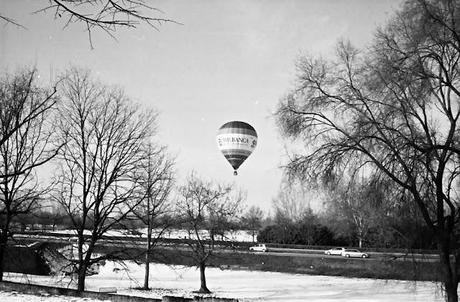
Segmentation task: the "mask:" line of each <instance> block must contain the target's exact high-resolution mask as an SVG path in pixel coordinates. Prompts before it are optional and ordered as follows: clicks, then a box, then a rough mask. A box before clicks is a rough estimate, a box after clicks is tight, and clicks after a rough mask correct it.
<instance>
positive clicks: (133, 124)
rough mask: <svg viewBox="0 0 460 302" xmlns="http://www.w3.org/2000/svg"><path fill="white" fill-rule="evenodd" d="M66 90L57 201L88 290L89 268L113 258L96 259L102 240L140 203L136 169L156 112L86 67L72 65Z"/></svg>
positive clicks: (81, 286) (81, 281)
mask: <svg viewBox="0 0 460 302" xmlns="http://www.w3.org/2000/svg"><path fill="white" fill-rule="evenodd" d="M60 89H61V90H60V91H61V94H62V98H63V100H62V101H63V103H62V106H61V107H60V108H59V113H60V115H61V117H62V120H61V122H60V124H59V125H57V127H56V131H57V132H58V133H59V135H60V136H61V138H62V139H63V140H65V142H66V145H65V147H64V148H63V149H62V151H61V152H60V160H61V165H60V171H59V173H58V175H57V180H56V182H57V186H56V190H55V193H54V199H55V200H56V201H57V202H59V203H60V204H61V205H62V206H63V207H64V208H65V210H66V212H67V215H69V218H70V219H71V221H72V224H73V226H74V228H75V230H76V233H77V238H78V259H77V260H76V270H77V274H78V284H77V286H78V290H79V291H83V290H84V289H85V276H86V273H87V270H88V268H89V267H90V266H91V265H92V264H94V263H96V262H98V261H100V260H103V259H107V258H108V257H110V256H111V255H100V256H97V257H93V252H94V250H95V248H96V243H97V242H98V241H99V240H100V239H101V238H102V237H103V236H104V234H105V233H107V231H109V230H111V229H113V228H114V227H116V226H117V225H118V224H119V223H120V221H122V220H124V219H126V217H127V216H128V215H129V214H131V213H132V212H133V210H134V208H135V207H136V206H137V204H138V203H139V202H140V200H139V198H136V196H137V194H136V190H137V187H138V185H137V184H138V182H137V181H136V179H135V178H136V173H135V172H136V170H137V169H138V168H139V162H140V159H141V156H142V147H143V145H144V143H145V142H146V140H148V139H149V138H150V136H151V135H152V134H153V128H152V127H153V126H154V125H155V121H156V115H154V114H152V113H151V112H150V111H142V112H141V110H140V109H139V108H138V107H136V106H134V105H132V104H130V102H129V99H128V98H127V97H126V96H125V95H124V93H123V92H122V91H121V90H120V89H117V88H111V87H107V86H104V85H102V84H100V83H97V82H96V81H94V80H92V78H91V76H90V74H89V73H88V72H84V71H81V70H77V69H72V70H71V71H70V72H69V73H68V75H67V77H66V78H65V79H64V80H63V82H62V85H61V87H60ZM86 229H87V230H88V236H86V233H85V231H86Z"/></svg>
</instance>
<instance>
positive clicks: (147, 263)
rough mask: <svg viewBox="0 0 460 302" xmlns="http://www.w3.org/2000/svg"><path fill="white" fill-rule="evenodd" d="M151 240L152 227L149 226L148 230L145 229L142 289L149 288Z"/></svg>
mask: <svg viewBox="0 0 460 302" xmlns="http://www.w3.org/2000/svg"><path fill="white" fill-rule="evenodd" d="M151 242H152V229H151V227H150V226H149V227H148V230H147V249H146V253H145V274H144V289H149V274H150V249H151Z"/></svg>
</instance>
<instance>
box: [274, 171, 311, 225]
mask: <svg viewBox="0 0 460 302" xmlns="http://www.w3.org/2000/svg"><path fill="white" fill-rule="evenodd" d="M307 198H308V197H307V192H306V190H305V187H304V186H303V184H302V183H301V182H298V181H293V180H289V179H287V178H286V179H283V180H282V181H281V185H280V189H279V191H278V194H277V196H276V197H275V198H273V201H272V203H273V209H274V211H275V216H277V217H279V218H281V217H282V218H283V219H285V220H288V221H291V222H298V221H300V220H301V219H302V216H303V214H304V213H305V211H307V210H308V209H310V203H309V200H308V199H307Z"/></svg>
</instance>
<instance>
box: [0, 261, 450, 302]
mask: <svg viewBox="0 0 460 302" xmlns="http://www.w3.org/2000/svg"><path fill="white" fill-rule="evenodd" d="M143 276H144V271H143V266H140V265H137V264H135V263H133V262H126V264H125V266H122V265H121V264H118V263H113V262H108V263H107V264H106V265H105V266H103V267H101V270H100V273H99V274H98V275H94V276H89V277H88V278H87V289H88V290H95V291H98V290H99V288H100V287H117V289H118V293H120V294H127V295H137V296H146V297H152V298H159V297H161V296H163V295H166V294H168V295H170V294H173V295H178V296H189V297H191V296H193V295H194V294H193V293H192V292H193V291H194V290H196V289H198V288H199V272H198V271H197V270H196V269H194V268H190V267H184V266H167V265H163V264H152V265H151V276H150V280H151V283H150V285H151V287H152V288H153V289H152V290H150V291H147V292H146V291H142V290H137V289H136V288H137V287H140V286H141V285H142V283H143ZM206 276H207V282H208V287H209V289H210V290H211V291H213V292H214V295H215V296H218V297H232V298H237V299H239V300H240V301H283V302H288V301H309V302H329V301H331V302H332V301H333V302H345V301H347V302H353V301H368V302H395V301H398V302H422V301H423V302H428V301H429V302H441V301H443V298H442V296H441V294H440V288H439V286H438V285H437V284H435V283H432V282H417V283H413V282H409V281H383V280H373V279H359V278H343V277H329V276H310V275H301V274H287V273H273V272H260V271H240V270H220V269H218V268H208V269H207V270H206ZM5 279H6V280H9V281H20V282H31V283H38V284H43V285H58V286H68V284H72V283H71V280H70V279H68V278H67V277H65V278H63V277H48V276H31V275H28V276H26V275H22V274H13V273H10V274H7V276H6V278H5ZM4 294H5V293H0V301H14V302H22V301H27V302H37V301H53V302H54V301H62V300H33V299H23V300H21V298H20V296H21V295H18V294H17V295H16V296H15V299H16V298H17V299H16V300H13V299H12V298H11V297H8V298H7V299H3V295H4ZM22 296H26V295H22ZM10 298H11V299H10ZM18 299H19V300H18ZM79 299H80V298H78V299H77V298H70V299H69V300H68V301H75V302H81V301H91V300H89V299H87V300H82V299H80V300H79Z"/></svg>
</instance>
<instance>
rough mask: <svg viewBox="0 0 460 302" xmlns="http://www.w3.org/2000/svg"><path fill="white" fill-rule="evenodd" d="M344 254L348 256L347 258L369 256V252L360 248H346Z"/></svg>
mask: <svg viewBox="0 0 460 302" xmlns="http://www.w3.org/2000/svg"><path fill="white" fill-rule="evenodd" d="M342 256H344V257H347V258H369V254H368V253H364V252H361V251H359V250H354V249H345V250H344V251H343V252H342Z"/></svg>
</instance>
